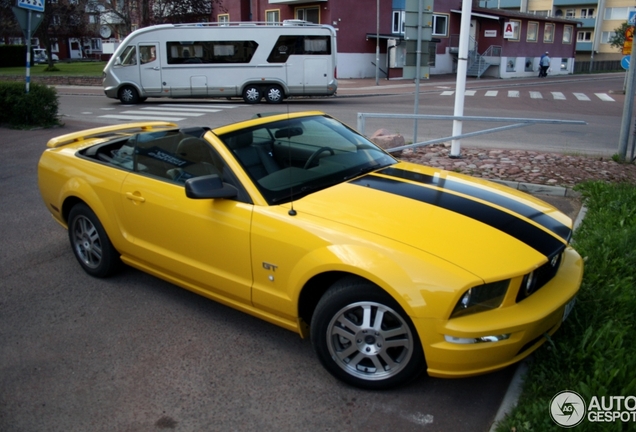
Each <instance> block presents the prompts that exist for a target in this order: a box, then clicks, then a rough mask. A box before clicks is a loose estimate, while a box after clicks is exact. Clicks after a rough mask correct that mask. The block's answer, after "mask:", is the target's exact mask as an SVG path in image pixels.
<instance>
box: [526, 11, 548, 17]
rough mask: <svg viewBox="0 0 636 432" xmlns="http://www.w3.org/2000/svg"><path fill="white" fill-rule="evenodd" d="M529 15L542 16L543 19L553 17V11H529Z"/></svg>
mask: <svg viewBox="0 0 636 432" xmlns="http://www.w3.org/2000/svg"><path fill="white" fill-rule="evenodd" d="M529 13H531V14H535V15H537V16H542V17H549V16H550V15H552V11H550V10H534V11H529Z"/></svg>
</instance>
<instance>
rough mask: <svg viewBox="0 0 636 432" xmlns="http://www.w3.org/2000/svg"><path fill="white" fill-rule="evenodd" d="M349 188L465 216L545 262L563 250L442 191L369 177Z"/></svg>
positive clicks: (540, 234) (508, 218)
mask: <svg viewBox="0 0 636 432" xmlns="http://www.w3.org/2000/svg"><path fill="white" fill-rule="evenodd" d="M351 184H355V185H359V186H365V187H370V188H373V189H375V190H379V191H383V192H387V193H391V194H395V195H399V196H402V197H405V198H410V199H414V200H417V201H421V202H424V203H427V204H431V205H434V206H437V207H440V208H444V209H446V210H450V211H452V212H455V213H458V214H461V215H464V216H466V217H469V218H471V219H474V220H477V221H479V222H482V223H485V224H486V225H489V226H491V227H493V228H495V229H497V230H499V231H502V232H504V233H506V234H508V235H510V236H512V237H514V238H516V239H517V240H519V241H521V242H523V243H525V244H527V245H528V246H530V247H531V248H533V249H535V250H536V251H538V252H539V253H541V254H543V255H545V256H546V257H548V258H550V257H552V256H553V255H554V254H556V253H558V252H560V251H561V250H562V249H563V247H564V244H563V243H562V242H561V241H559V240H558V239H557V238H556V237H554V236H552V235H551V234H549V233H547V232H545V231H544V230H542V229H541V228H539V227H537V226H535V225H532V224H531V223H529V222H527V221H525V220H523V219H520V218H518V217H515V216H513V215H511V214H510V213H506V212H504V211H502V210H499V209H497V208H494V207H491V206H488V205H486V204H483V203H480V202H478V201H473V200H470V199H467V198H464V197H461V196H457V195H453V194H450V193H447V192H445V191H443V190H435V189H430V188H425V187H421V186H417V185H414V184H411V183H406V182H403V181H398V180H393V179H389V178H385V177H378V176H372V175H367V176H364V177H361V178H358V179H356V180H353V181H351ZM448 229H453V227H450V226H449V227H448Z"/></svg>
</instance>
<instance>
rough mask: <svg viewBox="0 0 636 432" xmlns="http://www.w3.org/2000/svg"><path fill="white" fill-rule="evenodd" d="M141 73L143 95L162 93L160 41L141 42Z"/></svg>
mask: <svg viewBox="0 0 636 432" xmlns="http://www.w3.org/2000/svg"><path fill="white" fill-rule="evenodd" d="M139 69H140V70H139V75H140V76H141V88H142V89H143V92H144V95H143V96H153V95H161V90H162V87H163V86H162V83H161V59H160V58H159V43H158V42H144V43H140V44H139Z"/></svg>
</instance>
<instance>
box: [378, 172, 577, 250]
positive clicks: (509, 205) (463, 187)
mask: <svg viewBox="0 0 636 432" xmlns="http://www.w3.org/2000/svg"><path fill="white" fill-rule="evenodd" d="M379 173H380V174H385V175H388V176H392V177H398V178H403V179H406V180H411V181H415V182H419V183H423V184H429V185H432V186H435V187H438V188H443V189H447V190H450V191H453V192H458V193H461V194H464V195H468V196H472V197H475V198H479V199H481V200H484V201H488V202H491V203H493V204H496V205H498V206H500V207H503V208H506V209H508V210H510V211H511V212H514V213H517V214H519V215H521V216H523V217H526V218H528V219H530V220H531V221H534V222H536V223H538V224H539V225H541V226H543V227H544V228H545V229H547V230H548V231H551V232H553V233H554V234H556V235H557V236H559V237H561V238H562V239H563V240H564V241H566V242H569V241H570V237H571V236H572V230H571V229H570V227H568V226H567V225H563V224H562V223H561V222H559V221H557V220H555V219H553V218H551V217H550V216H548V215H547V214H545V213H543V212H541V211H540V210H537V209H535V208H532V207H531V206H529V205H526V204H523V203H522V202H519V201H517V200H515V199H512V198H509V197H506V196H503V195H501V194H498V193H496V192H493V191H489V190H486V189H483V188H480V187H477V186H472V185H469V184H465V183H461V182H457V181H453V180H450V179H443V178H436V177H434V176H431V175H427V174H420V173H416V172H412V171H406V170H402V169H397V168H387V169H384V170H382V171H379Z"/></svg>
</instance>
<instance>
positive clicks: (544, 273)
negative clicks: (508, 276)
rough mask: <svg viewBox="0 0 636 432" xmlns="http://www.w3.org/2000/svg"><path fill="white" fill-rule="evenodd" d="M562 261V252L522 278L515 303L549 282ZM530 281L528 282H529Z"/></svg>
mask: <svg viewBox="0 0 636 432" xmlns="http://www.w3.org/2000/svg"><path fill="white" fill-rule="evenodd" d="M562 259H563V250H560V251H559V252H558V253H557V254H556V255H553V256H552V257H551V258H549V259H548V262H547V263H545V264H543V265H542V266H541V267H539V268H538V269H536V270H535V271H533V272H532V273H529V274H527V275H525V276H524V277H523V281H522V282H521V287H519V292H518V293H517V303H519V302H520V301H522V300H524V299H526V298H528V297H530V296H531V295H532V294H534V293H535V292H537V291H539V290H540V289H541V288H542V287H543V286H544V285H545V284H547V283H548V282H550V281H551V280H552V278H553V277H554V276H555V275H556V274H557V272H558V271H559V266H560V265H561V260H562ZM529 281H530V282H529Z"/></svg>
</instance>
